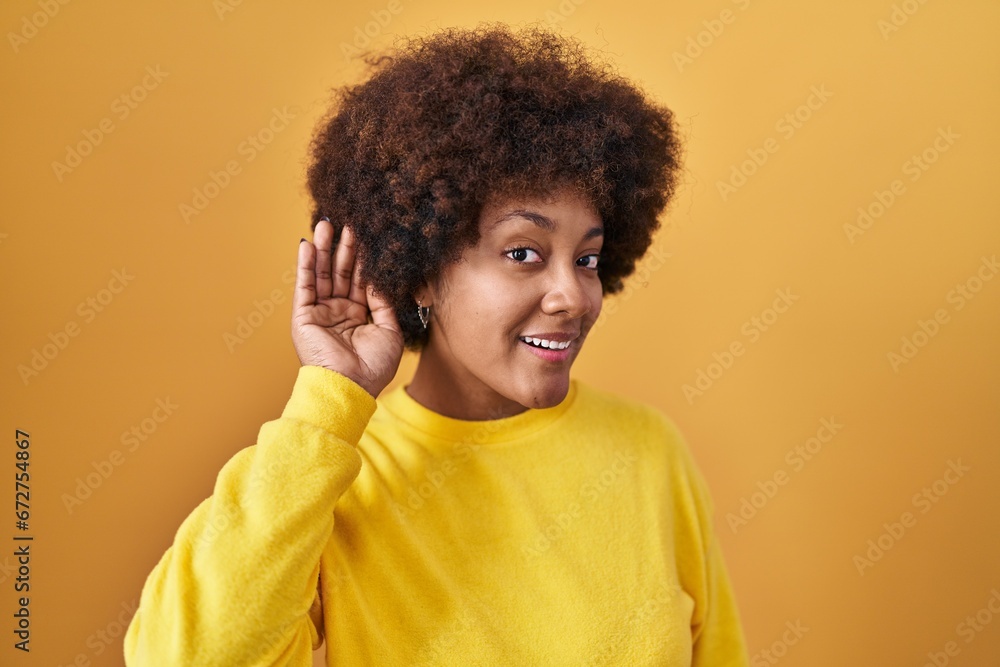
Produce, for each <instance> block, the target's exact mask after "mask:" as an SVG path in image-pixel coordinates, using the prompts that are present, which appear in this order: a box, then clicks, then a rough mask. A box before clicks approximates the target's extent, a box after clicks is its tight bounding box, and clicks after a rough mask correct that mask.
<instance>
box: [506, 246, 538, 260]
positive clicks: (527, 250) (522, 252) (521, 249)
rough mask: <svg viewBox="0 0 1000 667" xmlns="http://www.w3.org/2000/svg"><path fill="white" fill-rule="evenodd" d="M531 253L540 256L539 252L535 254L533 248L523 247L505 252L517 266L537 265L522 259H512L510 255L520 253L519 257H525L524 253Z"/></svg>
mask: <svg viewBox="0 0 1000 667" xmlns="http://www.w3.org/2000/svg"><path fill="white" fill-rule="evenodd" d="M529 252H534V253H535V254H536V255H537V254H538V253H537V252H535V251H534V250H532V249H531V248H527V247H523V246H521V247H517V248H510V249H509V250H505V251H504V255H505V256H507V257H508V258H509V259H510V260H511V261H512V262H515V263H517V264H525V263H530V264H535V263H536V262H525V261H524V260H523V259H520V258H517V259H515V258H513V257H510V255H511V254H513V253H518V255H520V256H521V257H523V256H524V253H529Z"/></svg>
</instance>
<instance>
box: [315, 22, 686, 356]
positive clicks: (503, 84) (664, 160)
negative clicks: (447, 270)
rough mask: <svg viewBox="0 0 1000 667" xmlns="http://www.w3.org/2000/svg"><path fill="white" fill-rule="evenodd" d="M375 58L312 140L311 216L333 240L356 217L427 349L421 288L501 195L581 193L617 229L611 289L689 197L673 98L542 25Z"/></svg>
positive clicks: (416, 44)
mask: <svg viewBox="0 0 1000 667" xmlns="http://www.w3.org/2000/svg"><path fill="white" fill-rule="evenodd" d="M398 41H399V40H397V44H398ZM364 61H365V63H367V65H368V67H369V68H370V72H369V74H370V76H369V78H368V79H367V80H366V81H365V82H364V83H360V84H357V85H353V86H345V87H343V88H340V89H335V91H334V98H333V104H332V107H331V109H330V110H329V111H328V113H327V114H326V116H325V117H324V118H323V119H322V120H321V122H320V124H319V126H318V127H317V129H316V131H315V134H314V135H313V137H312V143H311V145H310V157H311V160H310V163H309V166H308V187H309V190H310V194H311V196H312V198H313V201H314V207H313V211H312V223H311V225H310V226H311V228H312V229H314V230H315V227H316V223H317V222H318V221H319V220H320V218H322V217H323V216H327V217H329V218H330V221H331V222H332V224H333V228H334V243H335V244H336V242H337V240H338V239H339V237H340V232H341V230H342V229H343V227H344V225H349V226H351V228H352V229H353V230H354V233H355V237H356V239H357V249H356V253H357V255H356V256H357V261H359V262H361V263H362V269H361V279H362V280H363V281H364V282H366V283H369V284H371V285H372V287H373V288H374V290H375V291H376V292H377V293H378V294H379V295H381V296H382V297H383V298H385V299H386V300H387V301H388V302H389V304H390V305H391V306H392V307H393V308H394V309H395V311H396V316H397V319H398V321H399V324H400V327H401V328H402V332H403V340H404V345H405V347H406V348H407V349H409V350H412V351H419V350H421V349H422V348H423V347H424V345H425V344H426V343H427V330H426V329H424V328H423V326H422V325H421V323H420V320H419V319H418V316H417V304H416V301H415V300H414V296H413V295H414V293H415V292H416V291H417V289H418V288H419V287H420V286H421V285H422V284H424V283H431V282H433V281H434V279H435V278H436V277H437V276H438V275H439V274H440V271H441V270H442V269H443V268H444V267H445V266H447V265H448V264H449V263H451V262H455V261H458V260H459V259H460V257H461V254H462V251H463V250H464V249H465V248H466V247H469V246H474V245H475V244H477V243H478V241H479V236H480V235H479V226H478V219H479V215H480V212H481V210H482V207H483V206H484V205H485V204H486V203H488V202H492V201H495V200H496V199H500V200H502V199H504V198H507V197H522V196H525V197H536V196H545V195H547V194H550V193H552V192H553V191H554V190H556V189H557V188H559V187H562V186H566V185H568V186H571V187H575V188H578V189H579V191H582V192H583V193H584V194H585V195H586V196H588V197H589V199H590V201H592V202H593V204H594V206H595V208H596V209H597V211H598V213H599V214H600V216H601V220H602V221H603V223H604V234H605V235H604V245H603V249H602V252H601V257H600V265H599V266H600V268H599V270H598V275H599V277H600V280H601V284H602V292H603V294H605V295H607V294H614V293H617V292H619V291H621V289H622V288H623V283H622V280H623V278H626V277H628V276H629V275H630V274H631V273H632V272H633V271H634V270H635V263H636V261H637V260H638V259H639V258H641V257H642V256H643V254H645V252H646V250H647V249H648V247H649V246H650V244H651V243H652V236H653V232H655V231H656V230H657V229H658V228H659V221H658V220H657V216H658V215H659V214H660V213H661V212H662V211H663V209H664V208H665V206H666V205H667V203H668V201H669V200H670V199H671V198H672V196H673V194H674V191H675V187H676V182H677V174H678V171H679V170H680V160H681V155H682V148H681V143H680V141H679V139H678V137H677V132H676V126H675V121H674V117H673V113H672V112H671V111H670V110H669V109H668V108H666V107H665V106H661V105H658V104H656V103H654V102H652V101H650V100H649V99H647V97H646V96H645V95H644V94H643V93H642V91H641V90H640V89H639V88H637V87H636V86H635V85H634V84H632V83H630V82H628V81H627V80H625V79H624V78H622V77H620V76H618V75H617V74H616V73H615V72H614V71H613V69H612V67H611V66H609V65H607V64H599V63H596V62H594V61H592V60H591V59H589V58H588V57H587V54H586V53H585V50H584V48H583V46H582V45H581V44H580V43H579V42H577V41H576V40H573V39H570V38H564V37H561V36H559V35H557V34H554V33H553V32H550V31H548V30H546V29H543V28H539V27H537V26H535V25H532V26H528V27H525V28H522V29H521V30H519V31H517V32H512V31H511V29H510V28H509V27H508V26H506V25H504V24H499V23H480V24H479V25H478V26H477V27H476V28H475V29H459V28H446V29H443V30H441V31H439V32H437V33H434V34H432V35H430V36H428V37H412V38H410V39H409V40H408V41H406V42H405V43H404V45H403V46H402V47H399V48H397V49H396V52H395V53H393V54H391V55H390V54H381V55H378V54H376V55H370V54H369V55H367V56H365V57H364Z"/></svg>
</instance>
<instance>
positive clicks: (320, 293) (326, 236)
mask: <svg viewBox="0 0 1000 667" xmlns="http://www.w3.org/2000/svg"><path fill="white" fill-rule="evenodd" d="M313 242H314V243H315V244H316V300H317V301H319V300H320V299H328V298H330V294H331V293H332V292H333V283H332V281H331V279H330V271H331V267H330V262H331V257H332V255H333V248H332V247H331V246H332V245H333V225H332V224H331V223H330V221H329V220H325V219H324V220H320V221H319V222H317V223H316V227H315V229H314V232H313Z"/></svg>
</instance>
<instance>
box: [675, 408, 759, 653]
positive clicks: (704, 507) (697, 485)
mask: <svg viewBox="0 0 1000 667" xmlns="http://www.w3.org/2000/svg"><path fill="white" fill-rule="evenodd" d="M667 422H668V424H669V426H670V429H671V430H672V431H673V432H674V436H675V438H676V439H677V441H678V442H679V443H680V445H681V446H680V447H679V450H678V452H679V454H680V456H681V461H682V464H683V467H684V469H685V475H686V477H687V480H688V485H689V489H690V494H691V501H692V505H693V508H692V509H693V512H694V517H693V518H694V520H695V523H696V528H695V530H696V533H697V535H698V536H699V539H696V540H694V543H695V544H696V545H697V549H696V553H695V554H694V555H692V556H691V557H690V558H689V560H690V561H691V562H688V563H687V566H688V569H689V570H690V571H691V572H693V573H696V575H695V577H694V579H695V581H696V582H697V583H695V584H694V585H693V587H692V588H693V590H694V591H695V600H696V607H695V611H694V616H693V618H692V626H691V641H692V655H691V665H692V667H747V666H748V665H749V664H750V660H749V657H748V654H747V647H746V639H745V637H744V634H743V626H742V623H741V620H740V612H739V607H738V605H737V602H736V596H735V594H734V592H733V588H732V583H731V582H730V579H729V573H728V571H727V569H726V564H725V560H724V558H723V554H722V549H721V547H720V546H719V542H718V539H717V538H716V535H715V529H714V527H713V516H714V513H715V504H714V502H713V500H712V494H711V492H710V491H709V488H708V484H707V483H706V481H705V478H704V476H703V475H702V473H701V470H700V469H699V468H698V465H697V464H696V462H695V460H694V457H693V456H692V454H691V451H690V448H689V447H688V444H687V442H686V440H685V439H684V436H683V435H682V434H681V432H680V430H679V429H678V428H677V426H676V424H674V423H673V421H672V420H670V419H669V418H668V419H667Z"/></svg>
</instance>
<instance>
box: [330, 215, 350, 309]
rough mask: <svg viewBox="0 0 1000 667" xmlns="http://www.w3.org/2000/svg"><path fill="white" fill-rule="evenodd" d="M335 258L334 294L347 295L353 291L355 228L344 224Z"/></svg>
mask: <svg viewBox="0 0 1000 667" xmlns="http://www.w3.org/2000/svg"><path fill="white" fill-rule="evenodd" d="M334 259H335V261H334V264H333V296H335V297H345V296H347V295H348V294H350V293H351V275H352V274H353V273H354V230H353V229H351V228H350V227H349V226H348V225H344V229H343V230H341V232H340V241H339V242H338V243H337V254H336V256H335V258H334Z"/></svg>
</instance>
